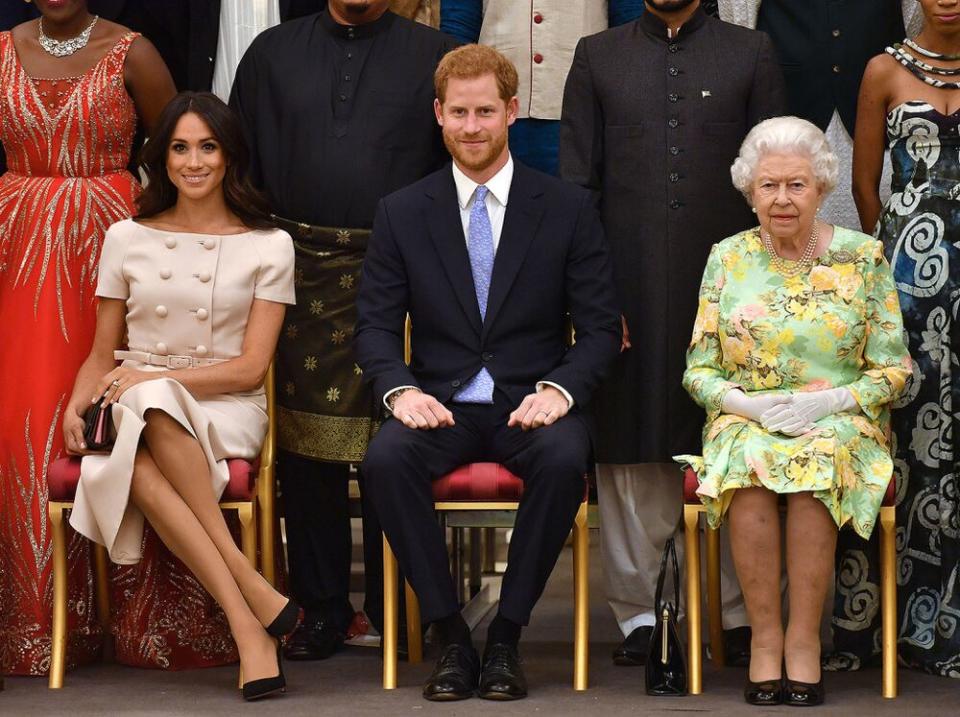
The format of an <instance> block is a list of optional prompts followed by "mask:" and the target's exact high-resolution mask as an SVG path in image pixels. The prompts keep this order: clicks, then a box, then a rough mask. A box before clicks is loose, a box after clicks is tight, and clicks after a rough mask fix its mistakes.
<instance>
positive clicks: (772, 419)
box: [760, 388, 860, 436]
mask: <svg viewBox="0 0 960 717" xmlns="http://www.w3.org/2000/svg"><path fill="white" fill-rule="evenodd" d="M859 408H860V406H859V405H857V400H856V399H855V398H854V397H853V394H852V393H850V391H849V390H848V389H846V388H828V389H826V390H824V391H809V392H806V393H794V394H792V395H791V396H790V397H789V401H788V402H787V403H784V404H781V405H778V406H774V407H773V408H770V409H769V410H767V411H766V412H764V414H763V415H762V416H761V417H760V423H761V424H762V425H763V427H764V428H766V429H767V430H768V431H770V432H771V433H784V434H786V435H788V436H800V435H802V434H804V433H807V432H808V431H812V430H813V429H814V428H815V427H816V425H815V424H816V422H817V421H819V420H820V419H821V418H825V417H827V416H832V415H833V414H834V413H843V412H844V411H856V410H859Z"/></svg>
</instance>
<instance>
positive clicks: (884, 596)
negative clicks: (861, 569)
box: [880, 506, 897, 699]
mask: <svg viewBox="0 0 960 717" xmlns="http://www.w3.org/2000/svg"><path fill="white" fill-rule="evenodd" d="M896 528H897V526H896V508H894V507H893V506H886V507H883V508H881V509H880V611H881V618H882V625H883V627H882V633H883V640H882V642H883V685H882V687H883V696H884V697H885V698H887V699H893V698H894V697H896V696H897V582H896V581H897V549H896V545H895V541H896Z"/></svg>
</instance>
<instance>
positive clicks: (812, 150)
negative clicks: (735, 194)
mask: <svg viewBox="0 0 960 717" xmlns="http://www.w3.org/2000/svg"><path fill="white" fill-rule="evenodd" d="M768 154H802V155H804V156H805V157H807V159H809V160H810V166H811V168H812V169H813V176H814V177H815V178H816V181H817V184H818V185H819V186H820V189H821V190H822V191H823V193H824V195H827V194H829V193H830V192H832V191H833V188H834V187H836V186H837V166H838V164H839V162H838V161H837V155H835V154H834V153H833V151H832V150H831V149H830V143H829V142H827V138H826V136H825V135H824V134H823V132H821V131H820V129H819V128H818V127H817V126H816V125H815V124H813V123H811V122H807V120H805V119H800V118H799V117H773V118H771V119H768V120H764V121H763V122H761V123H760V124H758V125H757V126H756V127H754V128H753V129H752V130H750V132H749V133H748V134H747V136H746V139H744V140H743V144H741V145H740V154H739V155H738V156H737V158H736V159H735V160H734V161H733V165H732V166H731V167H730V177H731V178H732V179H733V186H735V187H736V188H737V189H739V190H740V192H741V193H742V194H743V196H745V197H746V198H747V201H748V202H750V203H751V204H752V201H751V200H752V194H753V193H752V190H751V185H752V183H753V175H754V173H755V172H756V171H757V164H759V163H760V159H761V158H762V157H764V156H765V155H768Z"/></svg>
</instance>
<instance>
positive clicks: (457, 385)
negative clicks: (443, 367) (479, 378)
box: [450, 378, 460, 388]
mask: <svg viewBox="0 0 960 717" xmlns="http://www.w3.org/2000/svg"><path fill="white" fill-rule="evenodd" d="M450 385H451V386H453V387H454V388H460V379H459V378H455V379H453V380H452V381H451V382H450Z"/></svg>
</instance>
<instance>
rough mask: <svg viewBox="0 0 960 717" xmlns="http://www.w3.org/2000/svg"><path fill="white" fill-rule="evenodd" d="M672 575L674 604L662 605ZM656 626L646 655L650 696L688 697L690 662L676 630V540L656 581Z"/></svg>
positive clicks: (665, 553)
mask: <svg viewBox="0 0 960 717" xmlns="http://www.w3.org/2000/svg"><path fill="white" fill-rule="evenodd" d="M668 570H669V571H670V572H671V573H673V589H674V601H673V602H672V603H670V602H664V601H663V583H664V581H665V580H666V577H667V571H668ZM654 604H655V605H656V609H657V624H656V625H655V626H654V628H653V634H652V635H651V636H650V652H649V654H648V655H647V667H646V670H647V673H646V682H647V694H648V695H656V696H673V695H685V694H687V658H686V655H685V654H684V651H683V643H682V642H681V641H680V631H679V630H678V629H677V611H678V610H679V609H680V568H679V567H678V565H677V549H676V546H675V545H674V543H673V538H670V539H669V540H668V541H667V544H666V546H665V547H664V549H663V557H662V558H661V559H660V577H658V578H657V596H656V600H655V603H654Z"/></svg>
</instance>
